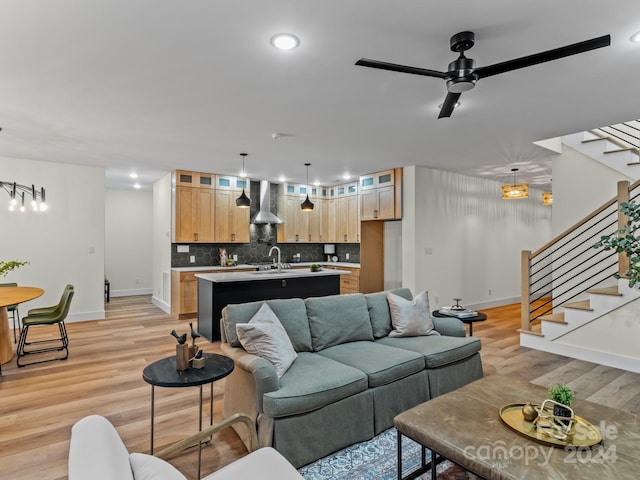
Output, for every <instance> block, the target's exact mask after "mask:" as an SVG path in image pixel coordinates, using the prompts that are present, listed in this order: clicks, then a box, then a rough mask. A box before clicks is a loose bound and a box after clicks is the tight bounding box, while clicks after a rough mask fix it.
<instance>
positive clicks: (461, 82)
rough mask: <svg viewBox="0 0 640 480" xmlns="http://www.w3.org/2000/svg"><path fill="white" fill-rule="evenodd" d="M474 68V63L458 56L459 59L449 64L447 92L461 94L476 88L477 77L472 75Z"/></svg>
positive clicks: (470, 59) (469, 59) (462, 56)
mask: <svg viewBox="0 0 640 480" xmlns="http://www.w3.org/2000/svg"><path fill="white" fill-rule="evenodd" d="M475 68H476V61H475V60H473V59H472V58H467V57H465V56H464V55H460V57H459V58H457V59H456V60H454V61H453V62H451V63H450V64H449V68H448V75H447V78H446V80H447V91H449V92H451V93H462V92H467V91H469V90H471V89H472V88H473V87H475V86H476V81H477V80H478V76H477V75H476V74H475V73H473V71H474V69H475Z"/></svg>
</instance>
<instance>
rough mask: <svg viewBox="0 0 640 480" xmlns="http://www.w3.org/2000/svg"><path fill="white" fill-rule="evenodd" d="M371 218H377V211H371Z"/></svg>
mask: <svg viewBox="0 0 640 480" xmlns="http://www.w3.org/2000/svg"><path fill="white" fill-rule="evenodd" d="M373 218H378V210H374V211H373Z"/></svg>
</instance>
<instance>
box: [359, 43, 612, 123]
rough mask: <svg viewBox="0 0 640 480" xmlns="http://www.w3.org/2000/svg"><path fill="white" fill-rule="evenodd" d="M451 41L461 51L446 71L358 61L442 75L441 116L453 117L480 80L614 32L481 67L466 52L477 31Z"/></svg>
mask: <svg viewBox="0 0 640 480" xmlns="http://www.w3.org/2000/svg"><path fill="white" fill-rule="evenodd" d="M449 44H450V47H451V51H452V52H456V53H459V54H460V55H459V57H458V58H457V59H456V60H454V61H452V62H451V63H449V66H448V68H447V71H446V72H440V71H437V70H429V69H426V68H420V67H411V66H407V65H399V64H396V63H388V62H381V61H379V60H371V59H368V58H361V59H360V60H358V61H357V62H356V65H359V66H362V67H370V68H378V69H381V70H389V71H392V72H400V73H410V74H412V75H422V76H425V77H435V78H441V79H443V80H444V81H445V84H446V86H447V96H446V97H445V100H444V102H443V104H442V107H441V109H440V114H439V115H438V118H446V117H450V116H451V113H453V109H454V108H455V106H456V103H457V102H458V100H459V99H460V95H462V93H464V92H468V91H469V90H471V89H473V88H474V87H475V86H476V82H477V81H478V80H481V79H483V78H486V77H491V76H493V75H498V74H499V73H505V72H510V71H512V70H518V69H520V68H525V67H530V66H533V65H537V64H539V63H544V62H550V61H552V60H558V59H560V58H563V57H568V56H571V55H577V54H579V53H584V52H588V51H589V50H594V49H596V48H602V47H607V46H609V45H610V44H611V36H610V35H604V36H602V37H597V38H592V39H591V40H585V41H583V42H578V43H574V44H571V45H566V46H564V47H560V48H555V49H553V50H547V51H544V52H540V53H535V54H533V55H528V56H526V57H520V58H515V59H513V60H507V61H505V62H501V63H495V64H493V65H487V66H485V67H478V68H476V62H475V60H473V59H472V58H467V57H466V56H465V54H464V52H465V51H467V50H469V49H470V48H471V47H473V46H474V45H475V34H474V33H473V32H469V31H465V32H460V33H456V34H455V35H453V36H452V37H451V39H450V40H449Z"/></svg>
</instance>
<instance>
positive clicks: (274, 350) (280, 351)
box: [236, 303, 297, 378]
mask: <svg viewBox="0 0 640 480" xmlns="http://www.w3.org/2000/svg"><path fill="white" fill-rule="evenodd" d="M236 333H237V334H238V339H239V340H240V343H241V344H242V347H243V348H244V349H245V350H246V351H247V352H249V353H253V354H254V355H258V356H259V357H262V358H264V359H265V360H269V362H271V363H272V364H273V366H274V367H275V368H276V373H277V374H278V378H280V377H281V376H282V375H283V374H284V372H286V371H287V369H288V368H289V367H290V366H291V364H292V363H293V361H294V360H295V359H296V356H297V353H296V351H295V350H294V349H293V345H291V340H289V337H288V335H287V332H286V330H285V329H284V327H283V326H282V324H281V323H280V320H278V317H277V316H276V315H275V313H273V311H272V310H271V308H269V305H267V304H266V303H263V304H262V306H261V307H260V308H259V309H258V312H257V313H256V314H255V315H254V316H253V317H252V318H251V320H250V321H249V323H237V324H236Z"/></svg>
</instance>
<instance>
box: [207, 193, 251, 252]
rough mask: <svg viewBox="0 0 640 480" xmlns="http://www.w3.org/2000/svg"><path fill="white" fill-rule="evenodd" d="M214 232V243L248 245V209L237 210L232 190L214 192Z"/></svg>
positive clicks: (235, 194)
mask: <svg viewBox="0 0 640 480" xmlns="http://www.w3.org/2000/svg"><path fill="white" fill-rule="evenodd" d="M215 192H216V196H215V198H216V200H215V219H216V224H215V232H214V241H215V242H216V243H249V210H250V209H249V208H238V207H237V206H236V198H238V195H240V192H242V190H240V192H238V191H237V190H234V189H228V190H216V191H215Z"/></svg>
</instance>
